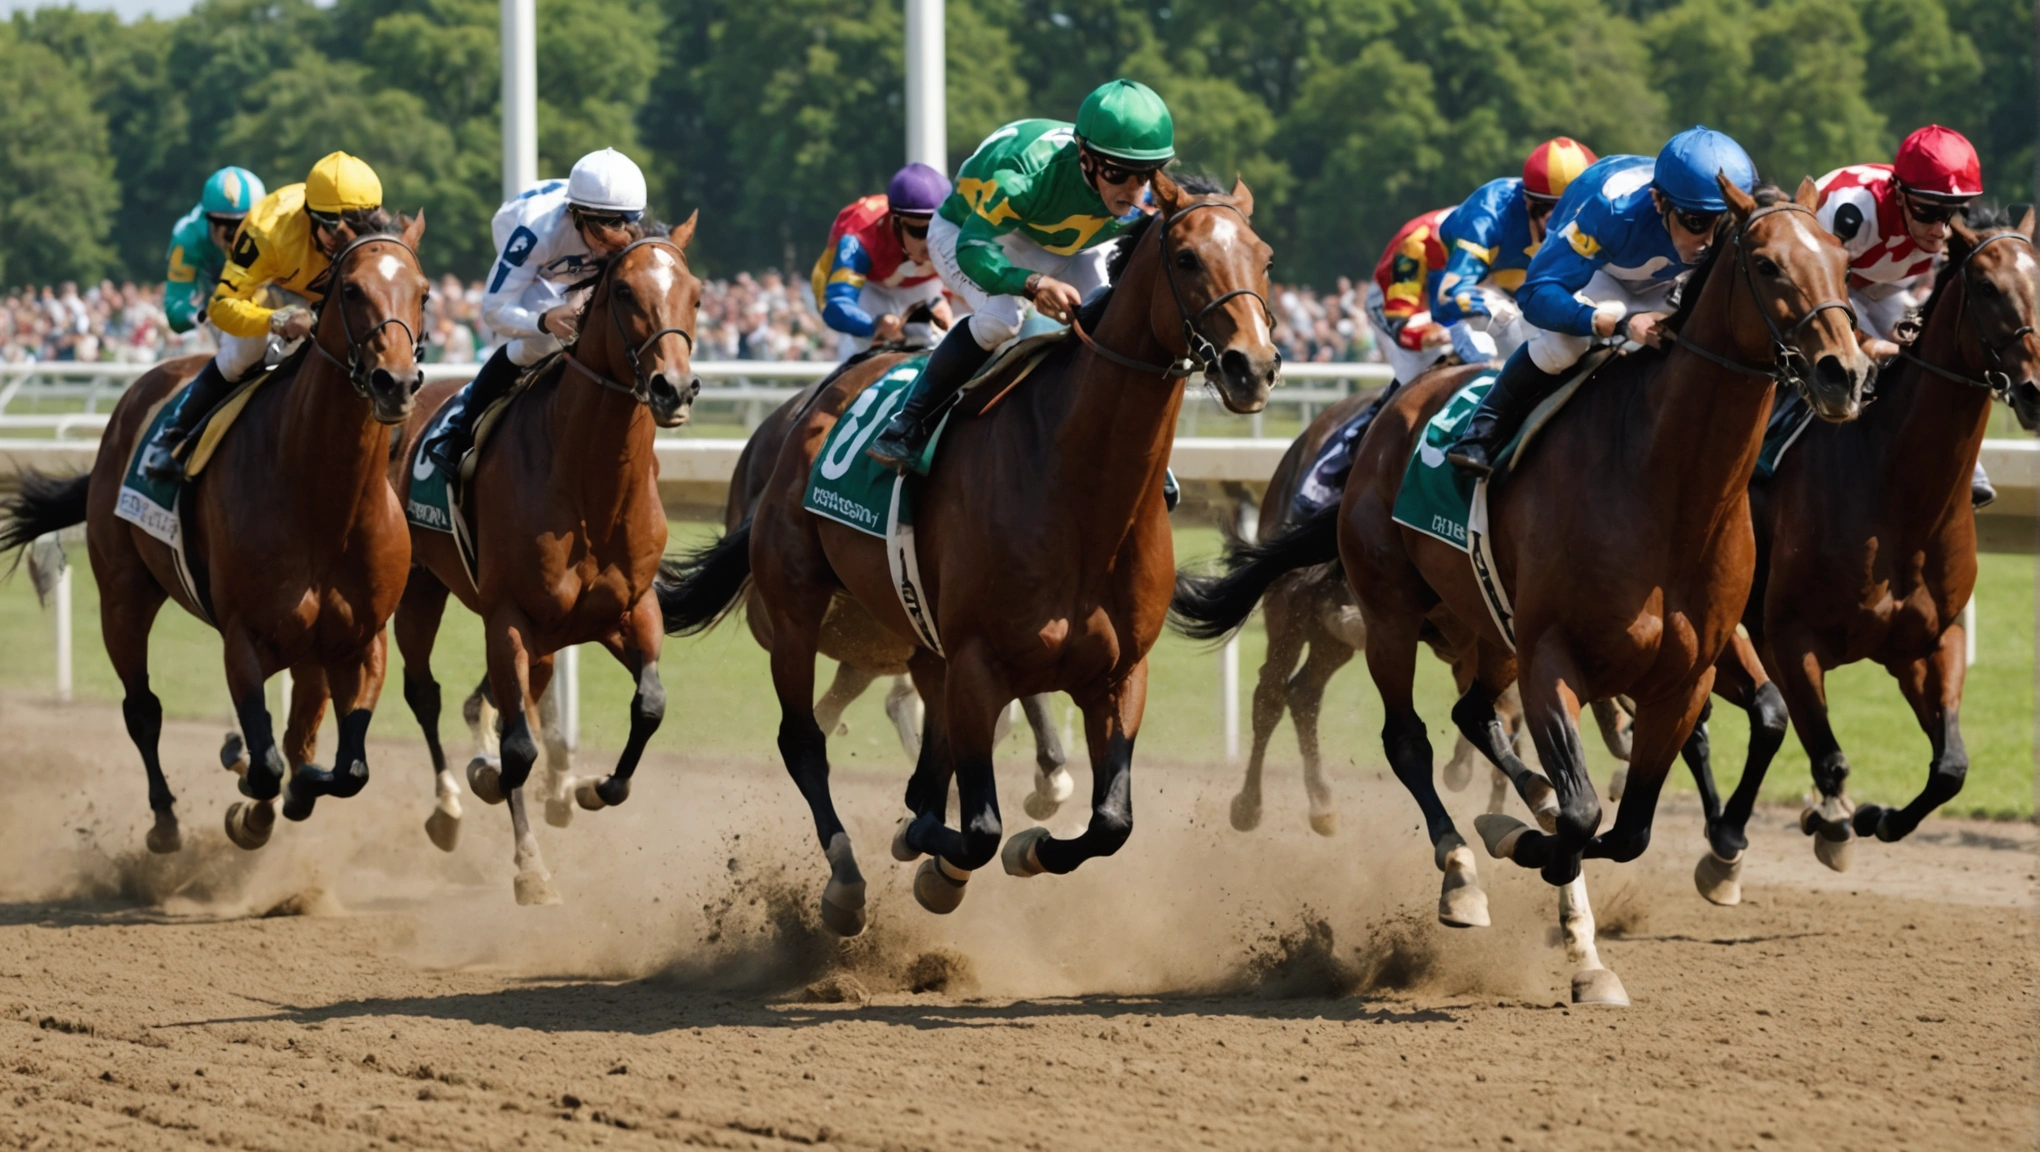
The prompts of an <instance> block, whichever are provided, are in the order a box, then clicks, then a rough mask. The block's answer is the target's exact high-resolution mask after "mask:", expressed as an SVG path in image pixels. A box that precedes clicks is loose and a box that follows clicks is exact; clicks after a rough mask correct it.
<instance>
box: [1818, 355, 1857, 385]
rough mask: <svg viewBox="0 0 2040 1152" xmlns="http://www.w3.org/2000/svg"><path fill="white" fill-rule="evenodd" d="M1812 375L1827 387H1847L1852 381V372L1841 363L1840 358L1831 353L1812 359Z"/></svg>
mask: <svg viewBox="0 0 2040 1152" xmlns="http://www.w3.org/2000/svg"><path fill="white" fill-rule="evenodd" d="M1813 376H1814V379H1815V380H1817V381H1819V382H1820V383H1821V384H1823V385H1825V386H1827V387H1829V388H1848V387H1850V386H1851V385H1852V384H1853V383H1854V380H1853V378H1852V373H1850V371H1849V370H1848V368H1847V367H1846V366H1844V365H1843V364H1842V358H1841V357H1839V356H1836V355H1834V354H1832V353H1830V354H1829V355H1826V356H1823V357H1821V358H1820V359H1819V360H1816V361H1814V364H1813Z"/></svg>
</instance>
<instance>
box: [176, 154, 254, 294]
mask: <svg viewBox="0 0 2040 1152" xmlns="http://www.w3.org/2000/svg"><path fill="white" fill-rule="evenodd" d="M266 195H268V191H267V190H266V189H265V188H263V187H262V178H261V177H259V176H257V175H255V174H254V173H253V172H250V171H248V170H247V169H246V168H232V167H229V168H222V169H220V170H219V171H217V172H215V173H213V174H212V175H211V176H209V177H207V178H206V181H205V191H204V192H202V193H200V194H199V198H198V203H197V204H194V205H192V208H191V211H189V212H186V213H185V214H184V216H183V218H182V219H180V220H178V221H177V223H176V225H175V226H174V227H172V228H171V229H170V257H169V259H170V271H169V273H168V274H167V275H165V276H164V277H163V314H164V316H165V317H166V318H167V319H168V320H169V321H170V330H171V331H172V332H189V331H191V330H192V329H193V328H196V327H198V325H199V322H200V321H202V320H204V319H205V304H206V301H207V300H209V299H211V297H212V294H213V287H214V286H215V285H216V284H218V283H219V279H220V271H221V269H223V268H225V267H226V263H227V253H228V252H229V251H230V250H232V248H233V247H234V232H235V231H236V230H237V229H239V228H240V227H241V220H242V218H243V217H245V216H247V215H248V209H249V207H251V206H252V205H253V204H254V203H255V202H256V201H257V200H260V199H262V197H264V196H266Z"/></svg>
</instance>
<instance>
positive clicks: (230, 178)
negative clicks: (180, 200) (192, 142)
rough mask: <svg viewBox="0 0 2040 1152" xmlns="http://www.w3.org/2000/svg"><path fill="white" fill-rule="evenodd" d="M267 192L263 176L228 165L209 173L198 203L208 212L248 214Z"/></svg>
mask: <svg viewBox="0 0 2040 1152" xmlns="http://www.w3.org/2000/svg"><path fill="white" fill-rule="evenodd" d="M265 195H268V193H267V192H266V191H265V190H264V189H263V187H262V178H261V177H260V176H257V175H255V174H254V173H253V172H250V171H248V170H247V169H246V168H235V167H231V166H229V167H226V168H222V169H220V170H219V171H217V172H215V173H213V174H212V175H211V176H208V177H206V181H205V193H204V194H203V195H201V196H200V197H199V198H198V205H199V208H200V209H201V210H203V211H204V212H205V214H206V215H208V216H246V215H247V214H248V209H250V208H253V207H254V206H255V202H256V201H257V200H260V199H262V197H264V196H265Z"/></svg>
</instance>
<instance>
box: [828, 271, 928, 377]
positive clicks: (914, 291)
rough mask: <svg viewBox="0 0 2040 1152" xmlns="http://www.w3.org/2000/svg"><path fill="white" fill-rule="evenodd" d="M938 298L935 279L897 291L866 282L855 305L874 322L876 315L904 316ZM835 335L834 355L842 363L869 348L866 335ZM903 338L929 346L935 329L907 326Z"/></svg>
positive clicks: (846, 333) (905, 286)
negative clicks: (837, 337) (918, 306)
mask: <svg viewBox="0 0 2040 1152" xmlns="http://www.w3.org/2000/svg"><path fill="white" fill-rule="evenodd" d="M940 299H942V280H941V279H940V278H939V277H937V278H934V279H929V280H923V281H921V282H920V283H919V284H902V285H900V286H899V287H897V288H888V287H886V286H885V285H883V284H874V283H872V282H871V281H869V280H866V281H865V282H864V290H863V291H861V292H859V293H858V294H857V306H858V307H859V308H862V309H864V314H865V315H867V316H869V317H871V318H872V319H873V320H876V319H878V318H879V317H880V316H905V315H906V314H907V312H908V311H909V310H911V309H912V308H913V307H914V305H916V304H923V303H925V304H928V305H930V306H931V307H932V306H933V305H934V303H935V301H937V300H940ZM839 335H840V339H838V340H837V341H836V355H838V356H841V357H843V358H844V359H846V360H847V359H849V358H850V357H852V356H855V355H856V354H858V353H859V352H862V351H864V350H865V349H866V348H869V347H871V337H869V336H852V335H851V334H849V333H848V332H844V333H840V334H839ZM907 339H909V340H912V341H916V342H918V343H922V344H932V343H934V341H935V326H934V325H933V324H926V323H922V324H909V325H907Z"/></svg>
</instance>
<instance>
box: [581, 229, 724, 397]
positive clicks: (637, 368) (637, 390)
mask: <svg viewBox="0 0 2040 1152" xmlns="http://www.w3.org/2000/svg"><path fill="white" fill-rule="evenodd" d="M651 244H657V245H663V246H664V247H667V248H671V249H672V250H673V254H674V255H675V256H678V257H680V267H681V268H682V270H685V269H686V267H687V254H686V253H684V252H682V251H681V250H680V246H679V245H678V244H675V243H673V242H672V241H671V240H668V239H666V238H665V237H664V236H647V237H645V238H644V239H642V240H633V241H631V242H630V243H629V244H626V245H625V246H624V247H622V248H621V249H619V250H618V251H617V253H616V255H614V256H612V257H610V258H609V261H608V263H607V264H605V265H604V266H603V268H602V275H601V276H600V277H598V278H597V281H596V284H597V288H598V289H599V288H600V287H601V286H602V285H603V284H604V283H605V282H607V281H608V280H609V279H610V278H611V277H612V276H613V275H614V274H615V272H616V270H617V269H618V268H620V267H622V265H623V258H624V257H626V256H628V255H630V254H631V253H632V252H634V251H636V250H638V249H639V248H643V247H645V246H646V245H651ZM614 292H615V290H614V289H613V288H612V289H611V295H610V297H609V300H608V305H607V307H608V311H609V320H610V323H611V324H612V325H614V326H615V328H616V339H617V342H618V343H620V344H622V345H623V354H624V355H625V356H626V357H628V358H629V360H630V375H631V379H632V381H634V384H625V383H623V382H622V381H620V380H612V379H611V378H609V377H608V376H604V375H603V374H601V373H600V372H597V371H595V370H594V369H593V368H590V367H588V366H587V365H586V364H583V363H581V359H580V357H578V356H575V355H574V354H573V352H572V351H569V352H568V354H567V357H566V361H567V363H568V365H570V366H571V367H573V368H574V369H575V370H577V371H579V372H580V373H581V375H583V376H586V377H587V378H588V379H590V380H593V381H594V382H595V383H597V384H600V385H602V386H603V387H604V388H607V389H609V390H610V391H612V392H621V393H623V394H624V395H626V396H629V397H630V398H631V399H633V400H636V401H637V402H638V403H640V404H643V405H646V406H647V407H649V406H650V405H651V402H652V382H651V378H650V377H649V376H647V375H646V374H645V365H644V355H645V353H647V352H649V351H651V350H652V348H653V347H654V346H655V345H657V344H658V342H659V341H661V340H664V339H665V338H666V337H668V336H678V337H680V338H681V339H682V340H685V341H687V354H688V355H690V356H692V355H693V354H694V333H692V332H689V331H688V330H687V329H685V328H661V329H659V330H658V331H657V332H654V333H652V334H651V335H650V336H647V337H646V338H645V339H644V342H643V343H641V344H638V345H635V346H633V345H632V344H631V342H630V333H628V332H625V331H624V330H623V314H622V312H621V311H619V310H618V309H617V307H616V297H615V294H614ZM579 347H580V341H579V339H578V338H577V339H576V340H575V349H576V350H578V349H579Z"/></svg>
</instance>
